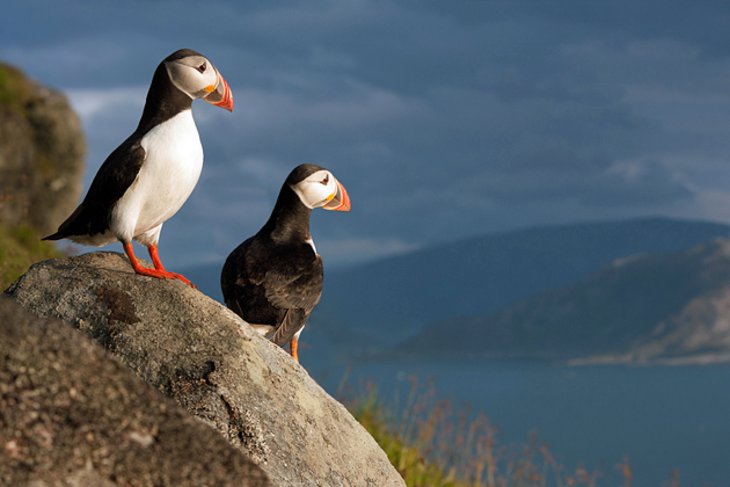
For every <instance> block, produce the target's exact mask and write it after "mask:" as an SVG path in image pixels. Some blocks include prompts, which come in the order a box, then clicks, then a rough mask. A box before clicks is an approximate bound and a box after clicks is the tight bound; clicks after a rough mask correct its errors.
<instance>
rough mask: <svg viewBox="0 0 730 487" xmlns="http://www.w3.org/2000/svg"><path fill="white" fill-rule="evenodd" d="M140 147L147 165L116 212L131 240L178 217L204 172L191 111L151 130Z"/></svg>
mask: <svg viewBox="0 0 730 487" xmlns="http://www.w3.org/2000/svg"><path fill="white" fill-rule="evenodd" d="M140 145H141V146H142V148H143V149H144V150H145V154H146V157H145V162H144V164H143V165H142V168H141V169H140V172H139V175H138V177H137V180H136V181H135V183H134V184H132V186H131V187H130V188H129V189H128V190H127V192H126V193H125V194H124V196H123V197H122V198H121V199H120V201H119V203H118V204H117V207H116V209H115V212H114V213H115V214H116V217H117V218H115V220H117V223H118V224H119V226H121V227H124V229H123V231H122V233H125V234H128V233H132V235H131V236H136V235H139V234H141V233H144V232H146V231H148V230H150V229H152V228H155V227H157V226H159V225H161V224H162V223H163V222H165V221H166V220H167V219H169V218H170V217H171V216H173V215H174V214H175V213H177V211H178V210H179V209H180V207H182V205H183V203H185V201H186V200H187V199H188V197H189V196H190V193H192V191H193V189H194V188H195V185H196V184H197V182H198V178H199V177H200V172H201V170H202V169H203V146H202V145H201V143H200V136H199V135H198V129H197V127H196V126H195V121H194V120H193V114H192V111H191V110H185V111H184V112H181V113H179V114H177V115H176V116H174V117H172V118H171V119H169V120H167V121H166V122H163V123H161V124H160V125H158V126H157V127H155V128H153V129H152V130H150V131H149V132H148V133H147V134H146V135H145V136H144V137H143V138H142V140H141V142H140ZM120 230H122V229H121V228H120ZM131 236H130V237H131Z"/></svg>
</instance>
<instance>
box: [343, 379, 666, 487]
mask: <svg viewBox="0 0 730 487" xmlns="http://www.w3.org/2000/svg"><path fill="white" fill-rule="evenodd" d="M410 380H411V384H410V389H409V392H408V393H407V395H406V397H405V398H402V399H401V398H396V399H395V400H394V401H393V403H392V404H385V403H384V402H383V401H382V400H381V399H380V397H379V395H378V392H377V390H376V388H375V387H374V386H372V385H370V386H366V387H364V388H361V389H364V391H365V392H364V393H362V394H354V395H353V394H352V393H350V394H345V395H344V397H349V398H350V399H346V400H345V403H346V404H347V405H348V407H349V409H350V410H351V411H352V413H353V414H354V416H355V417H356V418H357V419H358V421H360V423H361V424H362V425H363V426H364V427H365V428H366V429H367V430H368V431H369V432H370V433H371V434H372V435H373V437H374V438H375V440H376V441H377V442H378V444H380V446H381V447H382V448H383V450H385V452H386V453H387V455H388V458H389V459H390V461H391V462H392V463H393V465H394V466H395V467H396V469H398V471H399V472H400V474H401V475H402V476H403V478H404V479H405V481H406V484H407V485H408V486H411V487H425V486H434V487H437V486H442V487H480V486H484V487H548V486H555V487H573V486H576V487H577V486H586V487H596V486H598V485H599V480H600V479H602V478H603V476H604V473H602V472H600V471H598V470H591V469H588V468H586V467H585V466H582V465H578V466H577V467H575V468H566V467H565V466H563V465H561V464H559V463H558V462H557V461H556V460H555V458H554V456H553V454H552V453H551V451H550V448H549V447H548V445H547V444H546V443H545V442H543V441H542V440H541V439H540V438H539V437H538V436H537V434H531V435H530V437H529V438H528V439H527V441H526V442H525V443H524V444H523V445H521V446H509V445H505V444H500V442H499V441H498V436H497V433H498V431H497V429H496V428H495V427H494V426H493V425H492V424H491V423H490V421H489V419H488V418H487V417H486V416H485V415H484V414H480V413H477V414H474V413H473V412H472V411H470V409H469V408H467V407H464V408H458V409H457V408H455V407H454V406H453V404H452V403H450V402H449V401H445V400H440V399H438V398H437V395H436V390H435V387H434V386H433V384H432V383H431V384H427V385H421V384H419V383H418V381H417V380H416V379H415V378H411V379H410ZM341 395H342V394H341ZM353 398H354V399H353ZM610 473H611V474H612V475H613V474H618V476H619V478H620V479H622V484H623V486H624V487H631V486H632V482H633V472H632V470H631V466H630V464H629V462H628V459H624V461H623V462H620V463H618V464H617V465H616V466H615V472H610ZM615 478H616V477H615V475H613V477H612V480H613V479H615ZM604 480H607V479H604ZM609 484H610V485H612V486H613V485H616V483H615V482H606V485H609ZM672 486H673V487H679V483H678V480H676V482H673V483H672Z"/></svg>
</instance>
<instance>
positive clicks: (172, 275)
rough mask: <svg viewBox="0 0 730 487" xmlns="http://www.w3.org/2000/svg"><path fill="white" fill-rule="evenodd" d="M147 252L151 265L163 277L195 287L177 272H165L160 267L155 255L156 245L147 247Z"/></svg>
mask: <svg viewBox="0 0 730 487" xmlns="http://www.w3.org/2000/svg"><path fill="white" fill-rule="evenodd" d="M147 251H148V252H149V253H150V257H151V258H152V263H153V264H154V266H155V269H156V270H158V271H160V272H163V273H164V274H165V277H166V278H168V279H178V280H180V281H182V282H184V283H185V284H187V285H188V286H190V287H192V288H193V289H194V288H195V285H194V284H193V283H192V282H190V280H189V279H188V278H186V277H185V276H183V275H182V274H178V273H177V272H170V271H168V270H165V266H163V265H162V261H161V260H160V255H159V254H158V253H157V245H154V244H153V245H148V246H147Z"/></svg>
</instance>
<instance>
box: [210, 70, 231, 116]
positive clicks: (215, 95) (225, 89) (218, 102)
mask: <svg viewBox="0 0 730 487" xmlns="http://www.w3.org/2000/svg"><path fill="white" fill-rule="evenodd" d="M216 73H218V86H216V88H215V89H214V90H212V91H211V92H210V94H209V95H208V96H206V97H205V98H204V100H205V101H207V102H208V103H210V104H211V105H215V106H217V107H221V108H225V109H226V110H228V111H229V112H232V111H233V93H231V87H230V86H228V82H227V81H226V80H225V78H224V77H223V76H221V74H220V73H219V72H218V70H217V69H216Z"/></svg>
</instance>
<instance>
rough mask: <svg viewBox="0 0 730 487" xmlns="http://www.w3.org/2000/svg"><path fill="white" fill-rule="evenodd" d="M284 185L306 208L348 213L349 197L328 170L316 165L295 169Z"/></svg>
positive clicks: (302, 165)
mask: <svg viewBox="0 0 730 487" xmlns="http://www.w3.org/2000/svg"><path fill="white" fill-rule="evenodd" d="M284 185H285V186H288V187H289V188H291V189H292V191H294V193H296V195H297V196H298V197H299V200H300V201H301V202H302V204H303V205H304V206H306V207H307V208H310V209H312V208H324V209H325V210H337V211H350V197H349V196H348V194H347V191H346V190H345V187H344V186H342V184H340V182H339V181H338V180H337V178H335V176H334V175H333V174H332V173H331V172H330V171H329V170H327V169H325V168H323V167H321V166H318V165H316V164H301V165H299V166H297V167H295V168H294V170H292V172H291V173H289V176H288V177H287V178H286V182H285V183H284Z"/></svg>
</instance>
